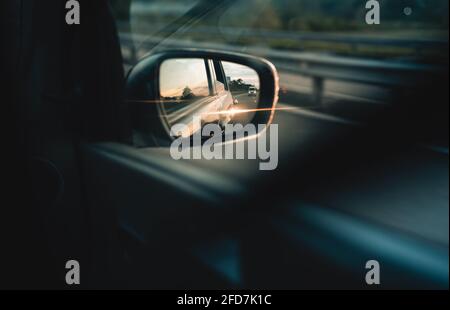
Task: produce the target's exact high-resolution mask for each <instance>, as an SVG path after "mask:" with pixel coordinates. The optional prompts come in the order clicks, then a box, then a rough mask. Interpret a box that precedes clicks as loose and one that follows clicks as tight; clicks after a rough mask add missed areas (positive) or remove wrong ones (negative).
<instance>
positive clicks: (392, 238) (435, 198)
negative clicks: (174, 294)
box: [0, 0, 449, 289]
mask: <svg viewBox="0 0 450 310" xmlns="http://www.w3.org/2000/svg"><path fill="white" fill-rule="evenodd" d="M115 2H116V3H117V1H106V0H98V1H85V0H80V3H81V6H82V22H81V24H80V25H77V26H69V25H67V24H66V23H65V21H64V18H62V17H63V16H64V15H65V12H66V9H65V6H64V5H65V1H61V0H47V1H36V0H20V1H9V0H4V1H2V3H1V7H2V8H1V13H2V15H3V16H2V19H1V20H2V27H1V28H2V42H4V44H2V51H3V52H4V54H3V57H2V60H3V63H2V68H4V70H3V79H2V80H3V81H4V82H3V84H4V85H5V87H4V92H5V93H6V94H7V95H6V96H3V98H4V100H3V105H4V107H6V109H5V108H4V109H3V113H2V116H3V119H4V124H5V125H6V129H5V130H4V133H5V134H6V137H7V139H6V140H5V141H6V144H5V148H4V149H3V151H2V153H3V155H4V156H5V159H4V161H3V163H4V167H5V169H4V171H6V173H5V175H4V180H5V182H4V185H3V189H4V191H5V194H4V195H3V196H4V197H5V198H4V200H3V203H2V210H1V215H0V219H1V220H0V227H1V237H0V240H1V245H2V250H1V254H0V255H1V259H0V262H1V265H0V266H1V267H0V274H1V275H2V276H1V277H0V287H1V288H57V289H60V288H63V289H64V288H67V286H66V284H65V282H64V277H65V273H66V271H67V270H66V269H65V268H64V266H65V263H66V261H67V260H69V259H77V260H78V261H79V262H80V265H81V270H82V271H81V274H82V275H81V277H82V282H81V285H80V286H79V288H83V289H105V288H107V289H108V288H112V289H118V288H119V289H135V288H137V289H324V288H325V289H362V288H367V285H366V283H365V282H364V276H365V273H366V269H365V263H366V262H367V261H368V260H371V259H376V260H378V261H380V262H381V263H382V266H383V267H382V268H383V271H382V284H381V288H383V289H391V288H393V289H404V288H413V289H423V288H425V289H430V288H431V289H443V288H444V289H448V153H447V154H445V153H442V152H438V151H435V150H433V149H431V148H429V147H426V145H431V144H433V143H435V142H436V141H439V143H441V142H442V143H444V145H447V150H448V131H449V130H448V123H449V122H448V115H449V113H448V102H449V99H448V67H447V68H446V70H444V71H443V72H439V73H437V74H433V75H431V77H429V78H427V79H424V80H421V81H420V83H418V84H417V85H416V86H415V87H413V88H409V89H406V90H404V91H401V92H400V91H398V92H394V94H393V98H394V99H393V102H394V104H393V105H391V106H389V107H387V108H382V109H378V110H376V111H375V112H373V111H371V113H370V114H368V115H366V116H365V120H364V125H363V126H359V125H355V124H345V123H341V122H336V121H333V119H326V118H317V117H314V116H309V115H293V114H292V115H291V114H286V115H284V114H283V113H285V112H283V111H277V112H276V115H275V119H274V121H273V122H274V123H277V122H278V121H279V119H278V118H277V117H281V116H280V115H282V117H283V120H284V121H283V122H282V121H280V122H278V124H279V128H280V129H279V131H280V136H281V138H280V141H279V149H280V156H279V166H278V169H277V170H275V171H270V172H269V171H260V170H258V163H257V162H256V161H253V160H228V161H220V160H211V161H207V160H195V161H189V160H180V161H174V160H173V159H172V158H171V157H170V155H169V150H168V148H167V147H166V146H165V145H164V144H162V143H158V142H157V140H152V139H150V140H149V141H156V142H153V143H152V142H149V143H147V144H146V145H136V143H135V139H134V138H133V134H134V133H135V129H136V127H135V126H137V124H136V123H133V122H134V121H135V120H136V118H135V117H133V115H134V114H133V113H136V110H135V109H136V106H135V105H132V104H130V103H129V102H128V101H127V100H126V99H127V98H126V97H127V94H126V86H127V74H128V72H126V71H125V69H124V66H123V64H124V61H123V57H122V50H121V43H120V39H119V35H118V30H117V26H116V21H115V17H114V15H113V11H112V7H113V6H114V5H115V4H114V3H115ZM120 2H121V5H125V6H126V4H127V3H128V5H130V2H131V1H128V0H125V1H120ZM233 2H234V1H228V0H215V1H200V4H199V5H198V6H196V7H195V8H194V9H192V10H191V11H189V14H187V15H185V16H184V17H183V18H182V19H180V20H178V21H177V23H178V24H183V23H184V24H187V23H190V22H192V20H193V19H201V18H203V17H204V16H206V15H208V14H211V12H215V11H217V10H223V9H224V7H226V6H229V5H232V3H233ZM430 94H432V96H430ZM282 96H283V95H280V100H283V97H282ZM425 105H432V106H433V108H431V109H424V106H425ZM357 112H360V111H357ZM155 121H156V120H155ZM294 123H295V124H301V129H299V130H297V129H292V128H293V127H292V124H294Z"/></svg>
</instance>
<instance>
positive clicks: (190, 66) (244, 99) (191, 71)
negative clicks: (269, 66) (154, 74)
mask: <svg viewBox="0 0 450 310" xmlns="http://www.w3.org/2000/svg"><path fill="white" fill-rule="evenodd" d="M259 90H260V79H259V76H258V74H257V72H256V71H255V70H254V69H252V68H250V67H247V66H244V65H240V64H236V63H232V62H225V61H219V60H213V59H204V58H174V59H167V60H165V61H164V62H162V64H161V66H160V72H159V93H160V101H161V103H160V109H161V113H162V117H163V118H164V119H165V121H166V122H167V125H168V127H169V128H173V127H174V126H176V125H180V124H182V125H185V126H184V128H185V129H184V130H183V131H182V132H179V133H178V134H179V135H180V136H182V137H190V136H192V135H194V134H195V133H196V132H198V131H199V130H201V129H202V128H203V126H205V125H207V124H217V126H219V127H220V128H221V129H222V130H223V129H224V128H225V126H226V125H228V124H242V125H243V126H245V125H247V124H248V123H250V122H251V121H252V120H253V118H254V117H255V113H256V111H257V109H258V103H259Z"/></svg>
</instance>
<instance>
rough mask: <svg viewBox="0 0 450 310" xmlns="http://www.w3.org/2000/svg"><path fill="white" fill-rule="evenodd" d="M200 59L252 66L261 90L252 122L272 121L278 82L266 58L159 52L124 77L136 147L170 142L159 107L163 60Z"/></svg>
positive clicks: (272, 67)
mask: <svg viewBox="0 0 450 310" xmlns="http://www.w3.org/2000/svg"><path fill="white" fill-rule="evenodd" d="M199 58H201V59H208V60H212V61H220V62H230V63H234V64H237V65H242V66H246V67H249V68H251V69H253V70H254V71H255V72H256V73H257V74H258V77H259V84H260V90H259V102H258V103H257V113H255V115H254V117H253V120H252V121H251V123H253V124H255V125H259V124H266V125H270V124H271V122H272V119H273V116H274V113H275V107H276V104H277V102H278V91H279V85H278V73H277V71H276V69H275V67H274V65H273V64H271V63H270V62H269V61H267V60H265V59H262V58H258V57H253V56H248V55H243V54H238V53H229V52H218V51H211V50H204V51H201V50H194V49H181V50H169V51H162V52H158V53H155V54H152V55H149V56H147V57H146V58H144V59H143V60H141V61H140V62H139V63H138V64H137V65H136V66H135V67H133V68H132V69H131V70H130V72H129V74H128V76H127V83H126V101H127V104H128V107H129V111H130V116H131V126H132V129H133V142H134V144H135V145H136V146H138V147H148V146H155V145H159V146H165V145H168V144H170V143H171V141H172V137H171V135H170V128H169V126H168V123H167V122H166V121H165V120H164V117H163V115H162V114H161V108H160V107H161V104H162V98H161V95H160V68H161V65H162V64H163V62H164V61H166V60H170V59H199ZM234 100H236V99H234ZM235 102H236V101H235ZM257 127H258V126H257ZM259 133H260V132H258V133H257V134H259Z"/></svg>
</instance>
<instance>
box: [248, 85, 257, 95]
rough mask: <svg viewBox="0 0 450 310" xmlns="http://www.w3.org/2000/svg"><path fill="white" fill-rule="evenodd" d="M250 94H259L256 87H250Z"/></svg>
mask: <svg viewBox="0 0 450 310" xmlns="http://www.w3.org/2000/svg"><path fill="white" fill-rule="evenodd" d="M248 95H249V96H256V95H257V90H256V87H254V86H250V87H249V88H248Z"/></svg>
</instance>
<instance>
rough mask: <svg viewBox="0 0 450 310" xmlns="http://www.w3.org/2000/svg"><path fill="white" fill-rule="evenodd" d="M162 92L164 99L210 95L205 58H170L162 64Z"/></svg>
mask: <svg viewBox="0 0 450 310" xmlns="http://www.w3.org/2000/svg"><path fill="white" fill-rule="evenodd" d="M160 93H161V97H162V98H163V99H181V100H192V99H194V98H202V97H207V96H209V83H208V76H207V71H206V66H205V60H203V59H169V60H166V61H164V62H163V63H162V64H161V68H160Z"/></svg>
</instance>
